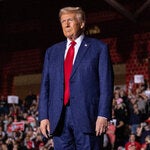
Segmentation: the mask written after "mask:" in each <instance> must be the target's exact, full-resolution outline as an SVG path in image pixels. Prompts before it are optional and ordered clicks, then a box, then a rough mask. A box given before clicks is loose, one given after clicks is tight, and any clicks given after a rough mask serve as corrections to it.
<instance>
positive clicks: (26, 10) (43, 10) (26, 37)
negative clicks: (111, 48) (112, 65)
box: [0, 0, 150, 50]
mask: <svg viewBox="0 0 150 150" xmlns="http://www.w3.org/2000/svg"><path fill="white" fill-rule="evenodd" d="M65 6H81V7H82V8H83V9H84V10H85V12H86V14H90V13H97V12H103V11H105V12H107V11H109V12H115V13H117V14H118V15H120V16H121V17H122V19H123V20H125V21H127V22H129V23H131V24H132V25H133V26H134V25H135V26H136V25H137V24H143V23H145V22H146V24H148V26H149V25H150V21H149V20H150V19H149V18H150V0H61V1H59V0H54V1H51V0H43V1H42V0H32V1H31V0H13V1H12V0H0V28H1V30H0V39H1V44H0V48H1V49H5V50H10V49H23V48H30V47H31V48H32V47H35V46H37V45H38V44H39V43H40V41H43V42H41V45H38V46H41V47H42V45H44V44H46V46H47V44H48V41H51V42H52V39H51V37H52V35H54V34H55V35H56V37H54V39H53V40H55V41H59V39H58V38H59V34H60V33H59V32H60V30H59V29H60V28H59V26H60V25H59V23H58V22H59V21H58V12H59V9H60V8H62V7H65ZM114 24H116V23H114ZM39 28H40V29H39ZM149 30H150V29H149ZM55 31H56V32H55ZM110 32H111V31H110ZM60 37H61V36H60ZM61 38H62V37H61ZM46 39H47V41H46Z"/></svg>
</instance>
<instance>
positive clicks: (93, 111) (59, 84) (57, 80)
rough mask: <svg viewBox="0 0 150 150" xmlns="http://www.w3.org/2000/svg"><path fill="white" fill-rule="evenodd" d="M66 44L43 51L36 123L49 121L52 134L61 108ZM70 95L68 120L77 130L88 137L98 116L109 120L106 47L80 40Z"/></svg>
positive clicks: (109, 77) (110, 93) (109, 67)
mask: <svg viewBox="0 0 150 150" xmlns="http://www.w3.org/2000/svg"><path fill="white" fill-rule="evenodd" d="M66 42H67V41H63V42H61V43H57V44H55V45H53V46H51V47H50V48H48V49H47V51H46V54H45V61H44V66H43V74H42V83H41V92H40V101H39V121H41V120H42V119H49V121H50V131H51V133H52V134H53V133H54V131H55V129H56V126H57V124H58V121H59V119H60V116H61V113H62V108H63V93H64V66H63V65H64V54H65V49H66ZM70 91H71V93H70V108H71V111H72V117H73V120H74V125H75V127H77V128H78V129H79V130H82V131H83V132H85V133H92V132H94V131H95V123H96V119H97V117H98V116H103V117H106V118H108V119H109V118H110V117H111V105H112V96H113V71H112V65H111V61H110V56H109V52H108V47H107V45H106V44H104V43H103V42H101V41H100V40H97V39H94V38H88V37H84V39H83V41H82V43H81V45H80V48H79V50H78V53H77V56H76V59H75V62H74V66H73V70H72V74H71V78H70Z"/></svg>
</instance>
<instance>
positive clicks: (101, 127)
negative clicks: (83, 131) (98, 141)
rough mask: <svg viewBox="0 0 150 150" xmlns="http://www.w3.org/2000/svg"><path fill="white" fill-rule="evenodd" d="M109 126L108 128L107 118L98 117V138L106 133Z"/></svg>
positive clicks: (96, 129)
mask: <svg viewBox="0 0 150 150" xmlns="http://www.w3.org/2000/svg"><path fill="white" fill-rule="evenodd" d="M107 126H108V121H107V118H105V117H100V116H98V117H97V120H96V128H95V131H96V136H99V135H101V134H102V133H104V132H106V130H107Z"/></svg>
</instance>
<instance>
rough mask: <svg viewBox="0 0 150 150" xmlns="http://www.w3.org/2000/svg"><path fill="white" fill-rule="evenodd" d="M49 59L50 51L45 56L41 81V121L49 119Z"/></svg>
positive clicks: (39, 110)
mask: <svg viewBox="0 0 150 150" xmlns="http://www.w3.org/2000/svg"><path fill="white" fill-rule="evenodd" d="M48 68H49V59H48V51H47V52H46V54H45V59H44V65H43V73H42V80H41V90H40V98H39V106H38V112H39V121H41V120H43V119H48V102H49V84H50V82H49V71H48Z"/></svg>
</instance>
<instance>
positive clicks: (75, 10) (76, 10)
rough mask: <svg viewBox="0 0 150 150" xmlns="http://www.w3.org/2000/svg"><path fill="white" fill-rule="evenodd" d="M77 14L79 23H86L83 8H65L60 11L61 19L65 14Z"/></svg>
mask: <svg viewBox="0 0 150 150" xmlns="http://www.w3.org/2000/svg"><path fill="white" fill-rule="evenodd" d="M67 13H75V14H76V16H77V19H78V21H79V22H84V23H85V12H84V11H83V10H82V8H81V7H64V8H62V9H60V11H59V19H60V18H61V16H62V15H63V14H67Z"/></svg>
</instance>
